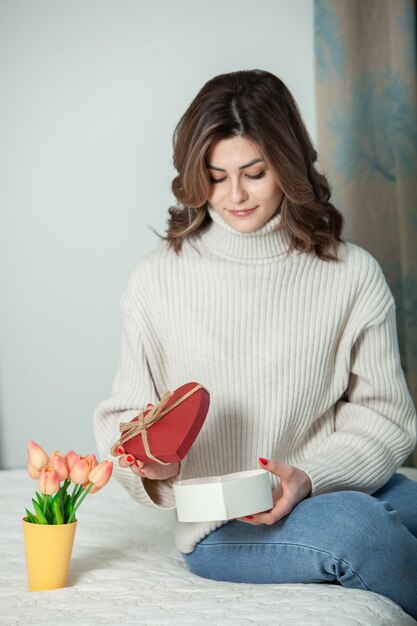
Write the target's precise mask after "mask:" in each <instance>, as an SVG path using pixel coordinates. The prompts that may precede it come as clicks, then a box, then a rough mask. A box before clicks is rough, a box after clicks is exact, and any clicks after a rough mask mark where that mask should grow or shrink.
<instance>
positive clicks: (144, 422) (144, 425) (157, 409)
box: [110, 384, 204, 465]
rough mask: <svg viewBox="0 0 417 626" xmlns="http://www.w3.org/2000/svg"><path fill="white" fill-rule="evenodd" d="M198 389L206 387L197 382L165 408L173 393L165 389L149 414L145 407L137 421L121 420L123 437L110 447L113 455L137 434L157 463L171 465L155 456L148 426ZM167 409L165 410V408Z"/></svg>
mask: <svg viewBox="0 0 417 626" xmlns="http://www.w3.org/2000/svg"><path fill="white" fill-rule="evenodd" d="M198 389H204V387H203V385H200V384H197V385H195V387H193V388H192V389H190V391H188V392H187V393H186V394H184V395H183V396H181V397H180V398H178V399H177V400H176V401H175V402H174V403H173V404H172V405H171V406H170V407H168V408H167V409H165V405H166V403H167V402H168V400H169V398H170V397H171V396H172V395H173V393H174V392H173V391H168V390H167V391H165V393H164V394H163V396H162V398H161V400H160V401H159V402H157V404H155V406H153V407H152V408H151V410H150V411H149V413H148V414H147V415H144V411H145V409H143V410H142V411H141V412H140V413H139V414H138V415H137V418H138V419H137V421H136V420H135V421H132V422H120V424H119V430H120V432H121V433H123V434H122V435H121V437H120V438H119V439H118V440H117V441H116V443H115V444H114V445H113V446H112V447H111V448H110V452H111V454H112V455H113V456H118V453H117V448H118V447H119V446H123V444H124V443H125V442H126V441H129V439H132V438H133V437H136V435H139V434H140V435H141V436H142V442H143V447H144V448H145V452H146V456H147V457H148V458H150V459H152V460H153V461H155V462H156V463H159V464H160V465H170V463H165V461H161V460H160V459H158V458H157V457H156V456H154V455H153V454H152V452H151V450H150V447H149V441H148V432H147V431H148V428H150V427H151V426H152V425H153V424H155V423H156V422H158V421H159V420H160V419H162V418H163V417H164V416H165V415H166V414H167V413H169V412H170V411H172V409H175V407H177V406H178V405H179V404H181V402H184V400H186V399H187V398H189V397H190V396H191V395H192V394H193V393H195V392H196V391H197V390H198ZM164 409H165V410H164Z"/></svg>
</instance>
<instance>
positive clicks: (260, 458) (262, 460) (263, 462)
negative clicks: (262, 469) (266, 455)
mask: <svg viewBox="0 0 417 626" xmlns="http://www.w3.org/2000/svg"><path fill="white" fill-rule="evenodd" d="M259 460H260V462H261V463H262V465H268V461H267V459H263V458H262V457H261V456H260V457H259Z"/></svg>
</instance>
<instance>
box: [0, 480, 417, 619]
mask: <svg viewBox="0 0 417 626" xmlns="http://www.w3.org/2000/svg"><path fill="white" fill-rule="evenodd" d="M35 489H36V482H35V481H31V480H30V478H29V477H28V475H27V474H26V471H25V470H4V471H1V472H0V490H1V499H2V507H1V513H0V523H1V525H0V528H1V536H0V555H1V568H0V624H5V625H6V624H7V626H29V625H30V624H40V625H42V626H48V625H53V626H60V625H65V626H66V625H67V624H68V625H72V624H73V625H74V626H75V625H77V626H90V625H91V626H98V625H99V624H106V625H111V624H132V625H133V624H134V625H135V626H137V625H140V626H147V625H152V626H164V625H167V626H168V625H169V626H186V625H195V626H197V625H198V626H200V625H203V624H207V625H210V626H216V625H219V626H220V625H221V626H225V625H232V624H235V625H236V626H254V625H258V624H259V625H261V624H265V625H266V624H268V625H271V624H274V625H275V624H276V625H282V626H287V625H288V626H290V625H291V626H304V625H306V624H308V626H327V625H328V626H339V625H340V626H342V625H343V626H415V625H416V624H417V622H415V620H413V619H412V618H411V617H409V616H408V615H406V614H405V613H404V611H403V610H402V609H401V608H400V607H399V606H397V605H396V604H394V603H393V602H391V601H390V600H388V599H387V598H384V597H383V596H380V595H376V594H373V593H370V592H367V591H357V590H352V589H344V588H342V587H340V586H336V585H324V584H323V585H319V584H316V585H249V584H237V583H223V582H218V581H212V580H206V579H204V578H199V577H197V576H195V575H194V574H191V573H190V572H189V571H188V570H187V568H186V566H185V564H184V563H183V561H182V557H181V555H180V554H179V553H178V552H177V551H176V549H175V547H174V543H173V535H172V529H173V522H174V518H175V512H174V511H168V512H163V511H159V510H156V509H155V510H154V509H150V508H149V509H148V508H145V507H141V506H140V505H138V504H136V503H135V502H134V501H133V500H131V499H130V498H129V496H128V495H127V494H126V493H125V492H124V491H123V490H122V488H121V487H120V485H119V484H118V483H117V482H116V481H111V482H110V483H109V484H108V485H107V486H106V487H105V488H104V489H103V490H102V491H100V492H99V493H97V494H95V495H92V496H91V495H90V496H88V497H87V499H86V500H85V501H84V503H83V504H82V505H81V507H80V509H79V512H78V527H77V532H76V537H75V544H74V550H73V556H72V563H71V571H70V577H69V585H70V586H69V587H67V588H65V589H57V590H55V591H43V592H32V593H30V592H28V591H27V581H26V570H25V560H24V547H23V534H22V529H21V518H22V517H23V516H24V515H25V510H24V508H25V506H26V507H28V508H31V507H30V506H29V505H30V503H31V498H32V496H33V495H34V492H35Z"/></svg>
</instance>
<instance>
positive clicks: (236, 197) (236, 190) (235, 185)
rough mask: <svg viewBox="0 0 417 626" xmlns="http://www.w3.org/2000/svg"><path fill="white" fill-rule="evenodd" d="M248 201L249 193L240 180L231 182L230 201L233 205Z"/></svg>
mask: <svg viewBox="0 0 417 626" xmlns="http://www.w3.org/2000/svg"><path fill="white" fill-rule="evenodd" d="M247 199H248V193H247V191H246V190H245V188H244V187H243V185H242V183H241V182H240V181H239V180H233V179H232V180H231V183H230V200H231V201H232V203H233V204H236V205H237V204H240V203H241V202H245V201H246V200H247Z"/></svg>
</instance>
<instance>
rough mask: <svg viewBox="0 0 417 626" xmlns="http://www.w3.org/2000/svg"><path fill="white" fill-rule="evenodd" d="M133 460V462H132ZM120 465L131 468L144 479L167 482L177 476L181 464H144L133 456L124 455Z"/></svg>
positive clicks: (120, 458)
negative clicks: (167, 479) (166, 480)
mask: <svg viewBox="0 0 417 626" xmlns="http://www.w3.org/2000/svg"><path fill="white" fill-rule="evenodd" d="M132 459H133V462H132ZM119 465H120V466H121V467H130V469H131V470H132V472H133V473H134V474H136V475H137V476H141V477H142V478H149V479H150V480H165V479H166V478H172V477H173V476H176V475H177V474H178V472H179V470H180V464H179V462H177V463H170V464H169V465H160V464H159V463H144V462H143V461H140V460H139V459H134V457H133V456H132V455H131V454H124V455H123V456H121V457H119Z"/></svg>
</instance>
